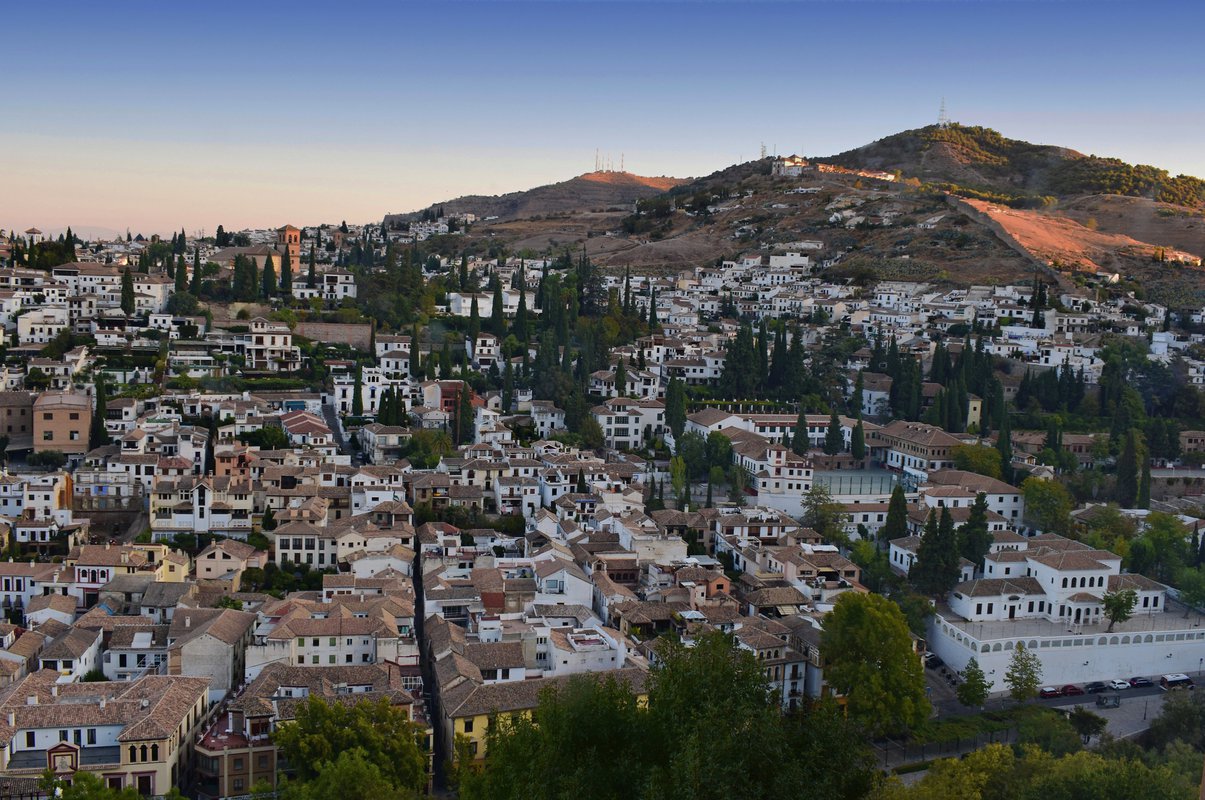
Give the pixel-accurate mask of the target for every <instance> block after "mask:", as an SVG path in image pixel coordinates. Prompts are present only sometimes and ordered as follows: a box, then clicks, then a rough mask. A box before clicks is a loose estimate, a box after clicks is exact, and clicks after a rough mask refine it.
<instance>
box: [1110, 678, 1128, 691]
mask: <svg viewBox="0 0 1205 800" xmlns="http://www.w3.org/2000/svg"><path fill="white" fill-rule="evenodd" d="M1109 688H1110V689H1129V688H1130V682H1129V681H1123V680H1121V679H1120V678H1115V679H1113V680H1111V681H1109Z"/></svg>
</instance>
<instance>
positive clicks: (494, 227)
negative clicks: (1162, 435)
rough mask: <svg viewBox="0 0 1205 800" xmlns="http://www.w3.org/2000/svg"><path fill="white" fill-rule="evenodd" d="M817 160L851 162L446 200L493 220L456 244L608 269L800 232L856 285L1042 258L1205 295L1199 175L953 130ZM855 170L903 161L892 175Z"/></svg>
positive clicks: (785, 238)
mask: <svg viewBox="0 0 1205 800" xmlns="http://www.w3.org/2000/svg"><path fill="white" fill-rule="evenodd" d="M820 161H821V163H829V164H835V165H837V166H838V167H845V168H846V170H847V171H841V170H833V169H814V170H807V171H805V172H804V173H803V174H802V175H801V176H799V177H796V178H786V177H775V176H773V175H772V174H771V160H770V159H761V160H758V161H751V162H747V163H744V164H736V165H732V166H730V167H726V168H724V169H721V170H718V171H716V172H714V173H712V174H711V175H708V176H705V177H702V178H697V179H694V180H691V181H679V180H675V179H662V180H663V181H665V183H662V184H661V185H663V186H664V185H666V184H668V188H667V190H666V191H664V192H658V191H657V190H656V188H655V185H654V184H652V183H651V182H644V183H641V184H640V185H639V186H638V187H637V186H632V185H631V184H632V183H633V182H634V181H642V180H644V179H638V178H635V176H625V175H622V174H617V173H603V174H601V175H599V174H595V175H585V176H581V177H579V178H575V179H573V180H571V181H566V182H564V183H560V184H555V185H553V186H548V187H541V188H540V189H536V190H532V191H531V192H516V193H514V194H510V195H503V196H502V197H498V198H462V199H461V201H455V202H457V203H459V202H463V203H465V204H466V205H465V206H454V205H453V204H447V206H446V207H447V210H449V211H450V210H452V209H453V208H463V209H464V210H471V211H473V213H477V214H479V215H482V216H488V215H493V214H497V215H498V216H499V217H500V218H499V219H498V220H496V221H493V222H491V223H490V224H489V225H477V226H474V227H473V229H472V230H471V231H470V232H469V235H468V237H467V238H466V239H465V240H461V241H460V243H459V244H458V246H463V245H464V244H465V243H468V244H469V247H470V248H477V249H479V250H483V251H484V250H487V249H489V248H491V247H494V246H496V245H498V244H503V245H505V246H506V247H507V248H508V249H509V250H510V251H511V252H530V253H533V254H535V253H548V252H555V251H558V250H561V249H563V248H570V249H573V250H579V249H584V250H585V251H586V252H587V253H588V254H589V255H590V257H591V258H592V259H594V261H595V263H597V264H599V265H601V266H603V267H607V268H611V269H621V268H628V267H630V268H633V269H638V270H642V271H654V272H656V271H661V272H665V271H677V270H684V269H691V268H693V267H696V266H699V265H703V264H711V263H715V262H716V261H717V260H719V259H725V258H733V257H735V256H737V255H740V254H742V253H749V252H762V253H766V252H772V251H774V250H781V249H782V248H784V247H789V246H791V245H792V243H796V242H800V241H804V240H806V241H810V242H813V243H819V245H818V247H819V249H818V250H816V251H814V255H813V258H814V259H815V260H816V261H817V262H819V263H823V262H830V265H829V267H828V270H827V274H828V275H830V276H831V277H835V278H849V279H853V280H856V281H860V282H864V281H869V280H874V279H882V278H897V279H910V280H926V281H932V282H936V283H948V284H955V285H968V284H972V283H980V284H981V283H1003V282H1011V281H1028V280H1031V279H1032V277H1033V274H1034V270H1035V269H1039V270H1041V271H1043V272H1045V273H1046V274H1047V276H1048V278H1057V279H1058V281H1059V283H1060V284H1061V285H1062V286H1063V287H1064V288H1070V287H1071V285H1072V284H1073V283H1081V284H1082V283H1083V282H1084V281H1086V280H1089V279H1090V278H1089V276H1090V275H1091V274H1094V273H1097V272H1102V273H1107V274H1109V275H1112V274H1114V273H1117V274H1120V275H1121V276H1122V277H1123V278H1125V279H1127V283H1126V285H1127V286H1129V287H1131V288H1134V287H1140V288H1141V290H1143V291H1145V292H1146V293H1147V296H1149V297H1150V298H1151V299H1153V300H1158V301H1161V302H1167V303H1170V304H1172V305H1176V306H1179V305H1182V304H1192V303H1200V302H1205V280H1202V277H1203V275H1205V273H1202V271H1201V270H1200V269H1199V268H1198V267H1197V264H1198V263H1199V262H1200V259H1201V258H1202V256H1205V236H1202V232H1203V230H1205V184H1203V183H1202V182H1201V181H1200V180H1198V179H1196V178H1188V177H1175V178H1173V177H1170V176H1168V174H1167V173H1166V172H1165V171H1163V170H1159V169H1156V168H1154V167H1143V166H1138V167H1134V166H1130V165H1127V164H1122V163H1121V162H1116V161H1111V160H1108V159H1099V158H1095V157H1093V156H1085V155H1083V154H1082V153H1079V152H1077V151H1075V150H1072V149H1069V148H1063V147H1053V146H1048V145H1035V144H1030V143H1028V142H1023V141H1019V140H1015V139H1008V138H1005V137H1003V136H1001V135H1000V134H998V133H996V132H995V131H990V130H988V129H985V128H968V127H963V126H957V125H953V126H950V127H947V128H937V127H936V126H934V127H931V128H923V129H920V130H916V131H905V132H903V133H900V134H896V135H894V136H890V137H887V138H885V139H881V140H879V141H877V142H874V143H872V144H869V145H866V146H865V147H861V148H858V149H856V150H850V151H847V152H845V153H841V154H839V155H837V156H833V157H831V158H830V159H821V160H820ZM848 170H863V171H866V170H874V171H876V172H888V173H892V172H897V171H898V174H899V176H900V178H901V180H896V181H885V180H880V179H876V178H874V177H871V176H869V175H858V174H855V173H852V172H850V171H848ZM617 187H618V188H620V189H623V190H624V191H629V190H630V191H631V193H629V194H626V195H625V200H626V201H627V203H626V204H620V203H618V202H615V201H614V197H615V196H616V194H617V193H618V192H617ZM637 191H638V192H639V193H638V194H637ZM1166 198H1175V199H1177V200H1179V201H1180V202H1169V201H1168V200H1167V199H1166ZM633 202H635V204H636V213H632V211H631V208H632V206H631V203H633ZM474 204H475V205H474ZM553 209H559V210H553ZM814 246H815V245H814ZM1060 273H1061V274H1060Z"/></svg>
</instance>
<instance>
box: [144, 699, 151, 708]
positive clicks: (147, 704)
mask: <svg viewBox="0 0 1205 800" xmlns="http://www.w3.org/2000/svg"><path fill="white" fill-rule="evenodd" d="M142 707H143V708H150V707H151V700H150V698H149V697H144V698H142Z"/></svg>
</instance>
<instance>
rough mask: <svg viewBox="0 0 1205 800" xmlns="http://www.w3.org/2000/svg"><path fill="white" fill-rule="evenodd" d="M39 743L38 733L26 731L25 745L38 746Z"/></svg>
mask: <svg viewBox="0 0 1205 800" xmlns="http://www.w3.org/2000/svg"><path fill="white" fill-rule="evenodd" d="M37 743H38V735H37V734H36V733H34V732H33V731H26V732H25V746H26V747H36V746H37Z"/></svg>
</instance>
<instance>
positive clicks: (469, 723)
mask: <svg viewBox="0 0 1205 800" xmlns="http://www.w3.org/2000/svg"><path fill="white" fill-rule="evenodd" d="M464 732H465V733H472V732H473V720H471V719H466V720H465V721H464Z"/></svg>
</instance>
